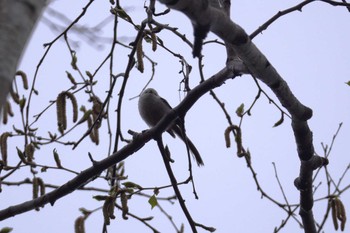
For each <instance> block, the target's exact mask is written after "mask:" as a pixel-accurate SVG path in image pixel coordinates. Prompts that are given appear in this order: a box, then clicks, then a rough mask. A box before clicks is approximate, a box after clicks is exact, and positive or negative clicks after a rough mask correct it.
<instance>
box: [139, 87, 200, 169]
mask: <svg viewBox="0 0 350 233" xmlns="http://www.w3.org/2000/svg"><path fill="white" fill-rule="evenodd" d="M138 107H139V112H140V115H141V117H142V119H143V120H144V121H145V122H146V123H147V125H148V126H149V127H153V126H155V125H156V124H157V123H158V122H159V121H160V120H161V119H162V118H163V117H164V116H165V115H166V114H168V113H169V112H170V111H171V109H172V108H171V106H170V105H169V103H168V102H167V101H166V100H165V99H163V98H162V97H160V96H159V95H158V93H157V91H156V90H154V89H153V88H148V89H146V90H145V91H144V92H142V94H141V95H140V98H139V103H138ZM167 132H168V133H169V134H170V135H171V136H172V137H174V138H175V135H177V136H178V137H180V138H181V140H182V141H184V142H185V143H186V144H187V145H188V148H189V149H190V151H191V152H192V154H193V156H194V158H195V159H196V161H197V164H198V166H201V165H204V163H203V160H202V157H201V156H200V154H199V152H198V150H197V148H196V147H195V145H194V144H193V143H192V142H191V140H190V139H189V138H188V137H187V136H186V135H185V130H184V127H183V123H182V121H181V119H179V118H178V119H176V121H175V122H174V123H172V124H171V125H170V126H169V128H168V129H167Z"/></svg>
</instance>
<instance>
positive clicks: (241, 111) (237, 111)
mask: <svg viewBox="0 0 350 233" xmlns="http://www.w3.org/2000/svg"><path fill="white" fill-rule="evenodd" d="M243 113H244V104H243V103H242V104H241V105H240V106H239V107H238V108H237V109H236V114H237V116H239V117H242V116H243Z"/></svg>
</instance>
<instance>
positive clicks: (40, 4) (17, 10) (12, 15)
mask: <svg viewBox="0 0 350 233" xmlns="http://www.w3.org/2000/svg"><path fill="white" fill-rule="evenodd" d="M45 3H46V0H1V1H0V54H1V56H0V111H1V109H2V107H3V106H4V103H5V102H6V97H7V95H8V93H9V91H10V87H11V83H12V80H13V78H14V77H15V73H16V68H17V65H18V63H19V61H20V58H21V55H22V53H23V50H24V48H25V45H26V43H27V41H28V40H29V38H30V35H31V32H32V31H33V28H34V26H35V24H36V22H37V20H38V18H39V16H40V15H41V12H42V9H43V8H44V6H45Z"/></svg>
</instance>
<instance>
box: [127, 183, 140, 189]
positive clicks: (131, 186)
mask: <svg viewBox="0 0 350 233" xmlns="http://www.w3.org/2000/svg"><path fill="white" fill-rule="evenodd" d="M123 185H124V186H125V187H126V188H137V189H142V187H141V186H140V185H138V184H135V183H134V182H131V181H128V182H124V183H123Z"/></svg>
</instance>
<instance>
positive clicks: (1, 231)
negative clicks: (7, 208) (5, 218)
mask: <svg viewBox="0 0 350 233" xmlns="http://www.w3.org/2000/svg"><path fill="white" fill-rule="evenodd" d="M12 230H13V228H11V227H4V228H2V229H1V230H0V233H8V232H11V231H12Z"/></svg>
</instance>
